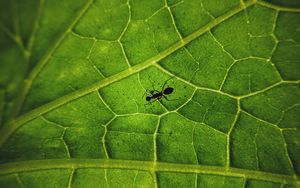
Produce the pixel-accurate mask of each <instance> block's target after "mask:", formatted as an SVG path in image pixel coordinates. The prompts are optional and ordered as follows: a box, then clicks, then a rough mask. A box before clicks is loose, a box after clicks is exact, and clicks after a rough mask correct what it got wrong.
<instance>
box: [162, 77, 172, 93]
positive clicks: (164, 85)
mask: <svg viewBox="0 0 300 188" xmlns="http://www.w3.org/2000/svg"><path fill="white" fill-rule="evenodd" d="M173 78H174V76H173V77H171V78H169V79H167V80H166V81H165V83H164V85H163V86H162V88H161V90H162V91H163V90H164V88H165V85H166V83H167V82H168V81H169V80H171V79H173Z"/></svg>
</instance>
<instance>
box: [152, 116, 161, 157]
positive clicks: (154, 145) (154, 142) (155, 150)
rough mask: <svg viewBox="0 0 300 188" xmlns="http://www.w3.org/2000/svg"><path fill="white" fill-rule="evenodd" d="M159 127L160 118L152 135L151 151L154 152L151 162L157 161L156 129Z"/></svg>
mask: <svg viewBox="0 0 300 188" xmlns="http://www.w3.org/2000/svg"><path fill="white" fill-rule="evenodd" d="M159 125H160V117H159V118H158V120H157V124H156V128H155V131H154V133H153V147H154V148H153V150H154V156H153V161H157V134H158V129H159Z"/></svg>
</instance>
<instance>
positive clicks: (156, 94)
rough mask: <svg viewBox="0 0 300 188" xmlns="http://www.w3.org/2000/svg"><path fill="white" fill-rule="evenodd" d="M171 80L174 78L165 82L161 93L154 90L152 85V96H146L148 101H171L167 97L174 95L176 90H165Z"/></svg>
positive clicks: (168, 88)
mask: <svg viewBox="0 0 300 188" xmlns="http://www.w3.org/2000/svg"><path fill="white" fill-rule="evenodd" d="M170 79H172V78H169V79H168V80H166V81H165V83H164V85H163V86H162V88H161V91H158V90H156V89H154V87H153V84H152V87H153V90H152V91H150V94H151V95H150V96H146V101H148V102H150V101H151V99H154V101H155V100H160V99H161V98H165V99H166V100H168V101H170V100H169V99H168V98H167V96H166V95H169V94H171V93H173V91H174V88H172V87H167V88H165V85H166V83H167V82H168V81H169V80H170ZM150 103H151V102H150Z"/></svg>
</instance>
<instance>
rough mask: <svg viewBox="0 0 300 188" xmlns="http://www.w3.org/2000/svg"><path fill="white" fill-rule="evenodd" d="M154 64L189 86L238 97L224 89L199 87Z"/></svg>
mask: <svg viewBox="0 0 300 188" xmlns="http://www.w3.org/2000/svg"><path fill="white" fill-rule="evenodd" d="M154 66H155V67H157V68H159V69H160V70H161V71H163V72H165V73H166V74H168V75H170V76H171V77H176V78H177V79H178V80H180V81H182V82H184V83H185V84H188V85H189V86H192V87H194V88H197V89H202V90H206V91H212V92H216V93H219V94H221V95H225V96H228V97H230V98H234V99H235V98H236V96H233V95H230V94H228V93H225V92H222V91H219V90H215V89H211V88H206V87H199V86H197V85H195V84H192V83H190V82H188V81H186V80H184V79H182V78H180V77H178V76H175V75H174V74H173V73H171V72H169V71H167V70H166V69H164V68H163V67H161V66H160V65H158V64H155V65H154Z"/></svg>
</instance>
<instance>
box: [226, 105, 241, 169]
mask: <svg viewBox="0 0 300 188" xmlns="http://www.w3.org/2000/svg"><path fill="white" fill-rule="evenodd" d="M240 112H241V103H240V100H239V99H237V112H236V115H235V117H234V119H233V122H232V124H231V126H230V129H229V131H228V133H227V135H226V136H227V145H226V167H227V168H229V167H230V136H231V133H232V131H233V129H234V127H235V125H236V124H237V120H238V118H239V116H240Z"/></svg>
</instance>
